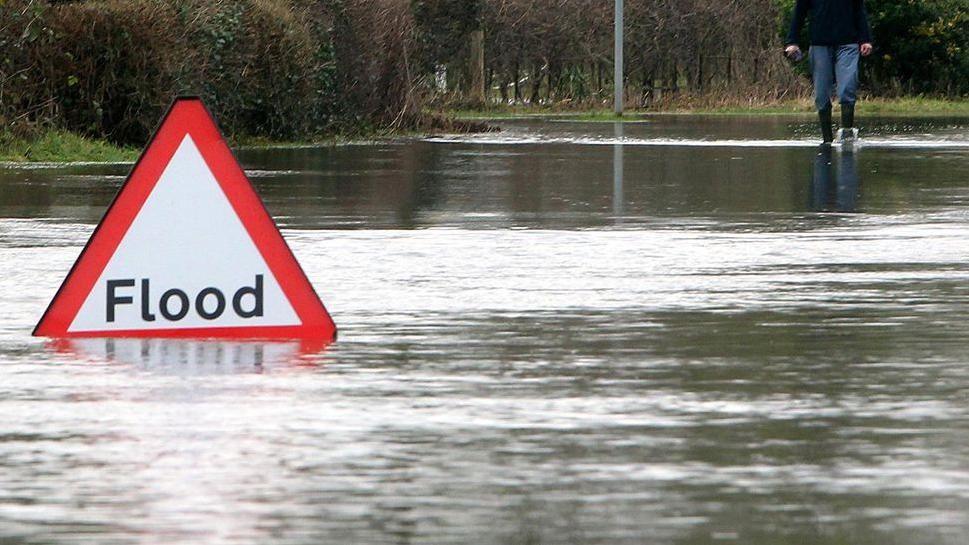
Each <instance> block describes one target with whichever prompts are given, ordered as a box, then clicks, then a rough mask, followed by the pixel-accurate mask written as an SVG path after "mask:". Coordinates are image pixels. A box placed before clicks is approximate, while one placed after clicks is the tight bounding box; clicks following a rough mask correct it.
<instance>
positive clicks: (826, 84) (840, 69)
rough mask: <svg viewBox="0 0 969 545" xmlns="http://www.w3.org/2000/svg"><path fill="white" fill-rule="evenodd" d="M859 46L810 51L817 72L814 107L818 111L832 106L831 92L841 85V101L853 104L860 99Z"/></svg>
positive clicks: (812, 65)
mask: <svg viewBox="0 0 969 545" xmlns="http://www.w3.org/2000/svg"><path fill="white" fill-rule="evenodd" d="M859 49H860V48H859V47H858V44H848V45H838V46H826V45H812V46H811V49H810V51H809V56H810V60H811V71H812V72H813V73H814V105H815V106H817V108H818V110H824V109H826V108H830V107H831V90H832V88H833V87H834V84H835V81H837V83H838V100H839V101H840V102H841V103H842V104H854V103H855V100H857V99H858V57H859V56H860V53H859Z"/></svg>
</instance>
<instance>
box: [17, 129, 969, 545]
mask: <svg viewBox="0 0 969 545" xmlns="http://www.w3.org/2000/svg"><path fill="white" fill-rule="evenodd" d="M865 124H866V129H867V130H866V133H865V141H864V143H863V144H862V145H861V146H859V147H856V148H855V149H853V150H839V149H836V150H834V151H825V150H819V149H818V148H817V147H816V145H815V144H814V143H813V138H814V135H813V130H814V129H813V126H811V124H809V123H807V122H806V121H805V120H804V119H803V118H787V117H772V118H753V119H752V118H743V117H660V118H651V119H649V120H647V121H646V122H636V123H627V124H624V125H622V126H616V125H615V124H612V123H576V122H564V121H556V120H547V121H537V120H531V121H509V122H507V123H503V128H504V130H503V131H502V132H500V133H497V134H487V135H477V136H462V137H439V138H430V139H424V140H401V141H395V142H384V143H379V144H368V145H347V146H338V147H327V148H321V149H312V148H307V149H295V150H242V151H241V152H240V153H239V156H240V159H241V160H242V162H243V164H244V166H245V167H246V168H247V170H248V171H249V173H250V176H251V178H252V180H253V182H254V183H255V184H256V186H257V189H258V190H259V192H260V194H261V195H262V196H263V197H264V198H265V200H266V203H267V206H268V207H269V209H270V211H271V212H272V213H273V215H274V216H275V217H276V218H277V221H278V222H279V224H280V225H281V226H282V228H283V230H284V235H285V236H286V239H287V241H288V242H289V243H290V245H291V246H292V247H293V250H294V252H295V253H296V255H297V256H298V257H299V259H300V260H301V262H302V264H303V266H304V268H305V269H306V271H307V274H308V275H309V277H310V278H311V280H312V281H313V282H314V284H315V285H316V288H317V290H318V292H319V293H320V295H321V296H322V298H323V300H324V302H325V303H326V304H327V306H328V308H329V309H330V311H331V313H332V314H333V315H334V317H335V319H336V321H337V323H338V324H339V326H340V327H341V332H340V341H339V342H338V343H336V344H334V345H332V346H330V347H327V348H326V349H325V350H324V349H323V348H322V347H320V346H315V345H306V344H298V343H277V344H274V343H268V344H266V343H200V342H173V341H168V342H162V341H120V340H117V341H110V340H90V341H84V342H76V343H50V342H47V341H44V340H40V339H34V338H31V337H30V336H29V333H30V330H31V328H32V327H33V325H34V323H35V322H36V320H37V319H38V318H39V316H40V314H41V313H42V312H43V310H44V308H45V306H46V304H47V302H48V301H49V299H50V297H51V296H52V295H53V293H54V291H55V290H56V289H57V286H58V285H59V283H60V281H61V280H62V279H63V276H64V275H65V274H66V272H67V270H68V269H69V267H70V265H71V264H72V263H73V261H74V259H75V258H76V257H77V255H78V253H79V252H80V249H81V247H82V246H83V244H84V242H85V241H86V239H87V237H88V236H89V235H90V233H91V231H92V229H93V227H94V224H95V223H96V222H97V220H98V219H99V218H100V216H101V214H103V212H104V210H105V207H106V206H107V205H108V204H109V203H110V200H111V198H112V197H113V195H114V193H115V192H116V190H117V188H118V186H119V185H120V183H121V182H122V181H123V180H124V176H125V175H126V173H127V170H128V168H129V167H128V166H126V165H79V166H69V167H57V168H35V167H31V168H26V167H7V168H2V169H0V292H2V293H3V297H2V299H0V301H2V304H3V306H4V309H3V310H4V312H3V314H2V319H0V542H2V543H18V544H19V543H25V544H26V543H99V544H101V543H125V544H127V543H152V544H154V543H159V544H170V543H176V542H182V543H227V544H240V543H267V542H271V543H282V544H304V543H305V544H310V543H322V542H334V543H454V542H468V543H511V544H516V543H520V544H525V543H602V544H607V543H608V544H614V543H659V544H683V545H699V544H712V543H744V544H764V545H767V544H792V545H793V544H798V545H800V544H825V545H828V544H830V545H835V544H844V543H852V544H867V543H871V544H876V543H877V544H885V543H889V544H904V545H915V544H923V543H924V544H950V543H951V544H957V543H959V544H961V543H963V542H964V539H965V537H964V536H965V535H966V534H967V533H969V433H967V432H969V378H967V377H969V374H967V372H966V371H967V357H966V354H967V352H969V326H967V325H966V324H969V235H967V232H969V231H967V227H969V176H967V174H966V173H967V172H969V122H967V121H966V120H959V119H936V120H930V119H926V120H919V119H916V120H911V119H907V120H895V119H870V120H865Z"/></svg>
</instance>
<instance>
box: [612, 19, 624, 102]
mask: <svg viewBox="0 0 969 545" xmlns="http://www.w3.org/2000/svg"><path fill="white" fill-rule="evenodd" d="M622 34H623V0H616V70H615V77H614V81H615V88H616V115H622V110H623V96H622V94H623V86H624V83H625V79H624V78H623V61H622V45H623V44H622Z"/></svg>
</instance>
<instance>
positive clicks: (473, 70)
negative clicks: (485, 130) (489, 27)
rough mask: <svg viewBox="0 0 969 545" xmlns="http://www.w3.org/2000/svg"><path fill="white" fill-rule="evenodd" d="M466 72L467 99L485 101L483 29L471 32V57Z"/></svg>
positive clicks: (476, 101) (474, 102) (478, 101)
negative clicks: (467, 82) (468, 82)
mask: <svg viewBox="0 0 969 545" xmlns="http://www.w3.org/2000/svg"><path fill="white" fill-rule="evenodd" d="M468 73H469V74H471V82H470V83H471V85H470V89H468V100H470V101H471V102H472V103H473V104H476V105H482V104H484V103H485V62H484V31H483V30H475V31H473V32H471V59H470V66H469V67H468Z"/></svg>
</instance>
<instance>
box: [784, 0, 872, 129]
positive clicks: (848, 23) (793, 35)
mask: <svg viewBox="0 0 969 545" xmlns="http://www.w3.org/2000/svg"><path fill="white" fill-rule="evenodd" d="M809 13H810V16H811V24H810V35H811V47H810V49H809V50H808V58H809V61H810V64H811V72H812V74H813V77H814V105H815V106H816V107H817V109H818V118H819V120H820V122H821V136H822V138H823V139H824V142H825V143H830V142H832V141H833V140H834V133H833V131H832V127H831V89H832V87H834V85H835V83H837V95H838V100H839V102H841V129H842V134H843V135H844V134H852V135H853V134H854V131H853V130H852V129H854V126H855V102H856V101H857V99H858V96H857V92H858V60H859V55H860V56H862V57H867V56H868V55H870V54H871V51H872V45H871V27H870V26H869V24H868V12H867V10H866V9H865V0H797V4H796V5H795V7H794V18H793V20H792V21H791V30H790V32H789V33H788V35H787V41H786V43H785V45H786V47H785V49H784V53H785V54H786V55H787V56H788V57H791V58H794V59H799V58H801V57H802V53H801V48H800V47H799V46H798V41H799V39H800V35H801V29H802V28H803V27H804V22H805V20H806V19H807V17H808V14H809Z"/></svg>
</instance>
